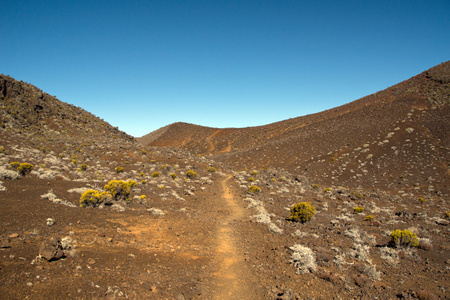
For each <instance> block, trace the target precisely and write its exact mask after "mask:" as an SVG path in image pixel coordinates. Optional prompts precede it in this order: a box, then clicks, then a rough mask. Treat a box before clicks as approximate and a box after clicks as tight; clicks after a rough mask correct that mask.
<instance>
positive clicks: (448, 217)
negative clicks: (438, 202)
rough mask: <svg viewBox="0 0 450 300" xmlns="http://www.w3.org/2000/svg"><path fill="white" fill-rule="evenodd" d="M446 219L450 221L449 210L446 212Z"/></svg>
mask: <svg viewBox="0 0 450 300" xmlns="http://www.w3.org/2000/svg"><path fill="white" fill-rule="evenodd" d="M445 218H446V219H447V220H450V210H447V211H446V212H445Z"/></svg>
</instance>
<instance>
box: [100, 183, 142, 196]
mask: <svg viewBox="0 0 450 300" xmlns="http://www.w3.org/2000/svg"><path fill="white" fill-rule="evenodd" d="M136 185H137V182H136V181H134V180H128V181H123V180H111V181H110V182H108V184H107V185H105V187H104V190H105V191H107V192H110V193H111V195H112V197H113V198H114V199H115V200H125V201H128V200H129V196H130V194H131V190H132V189H133V187H134V186H136Z"/></svg>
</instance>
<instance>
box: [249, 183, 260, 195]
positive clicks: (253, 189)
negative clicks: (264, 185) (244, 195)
mask: <svg viewBox="0 0 450 300" xmlns="http://www.w3.org/2000/svg"><path fill="white" fill-rule="evenodd" d="M248 191H249V192H250V193H258V192H261V188H260V187H259V186H256V185H251V186H250V188H249V189H248Z"/></svg>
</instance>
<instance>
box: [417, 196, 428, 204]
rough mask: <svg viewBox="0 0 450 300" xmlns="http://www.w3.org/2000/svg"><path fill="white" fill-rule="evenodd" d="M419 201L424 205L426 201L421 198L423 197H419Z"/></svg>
mask: <svg viewBox="0 0 450 300" xmlns="http://www.w3.org/2000/svg"><path fill="white" fill-rule="evenodd" d="M419 201H420V203H425V202H427V200H425V198H423V197H419Z"/></svg>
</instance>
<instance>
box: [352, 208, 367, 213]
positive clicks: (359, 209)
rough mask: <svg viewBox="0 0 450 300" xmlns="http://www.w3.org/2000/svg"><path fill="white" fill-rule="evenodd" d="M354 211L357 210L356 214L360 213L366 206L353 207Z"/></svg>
mask: <svg viewBox="0 0 450 300" xmlns="http://www.w3.org/2000/svg"><path fill="white" fill-rule="evenodd" d="M353 211H354V212H355V214H360V213H362V212H363V211H364V207H360V206H357V207H355V208H354V209H353Z"/></svg>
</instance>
